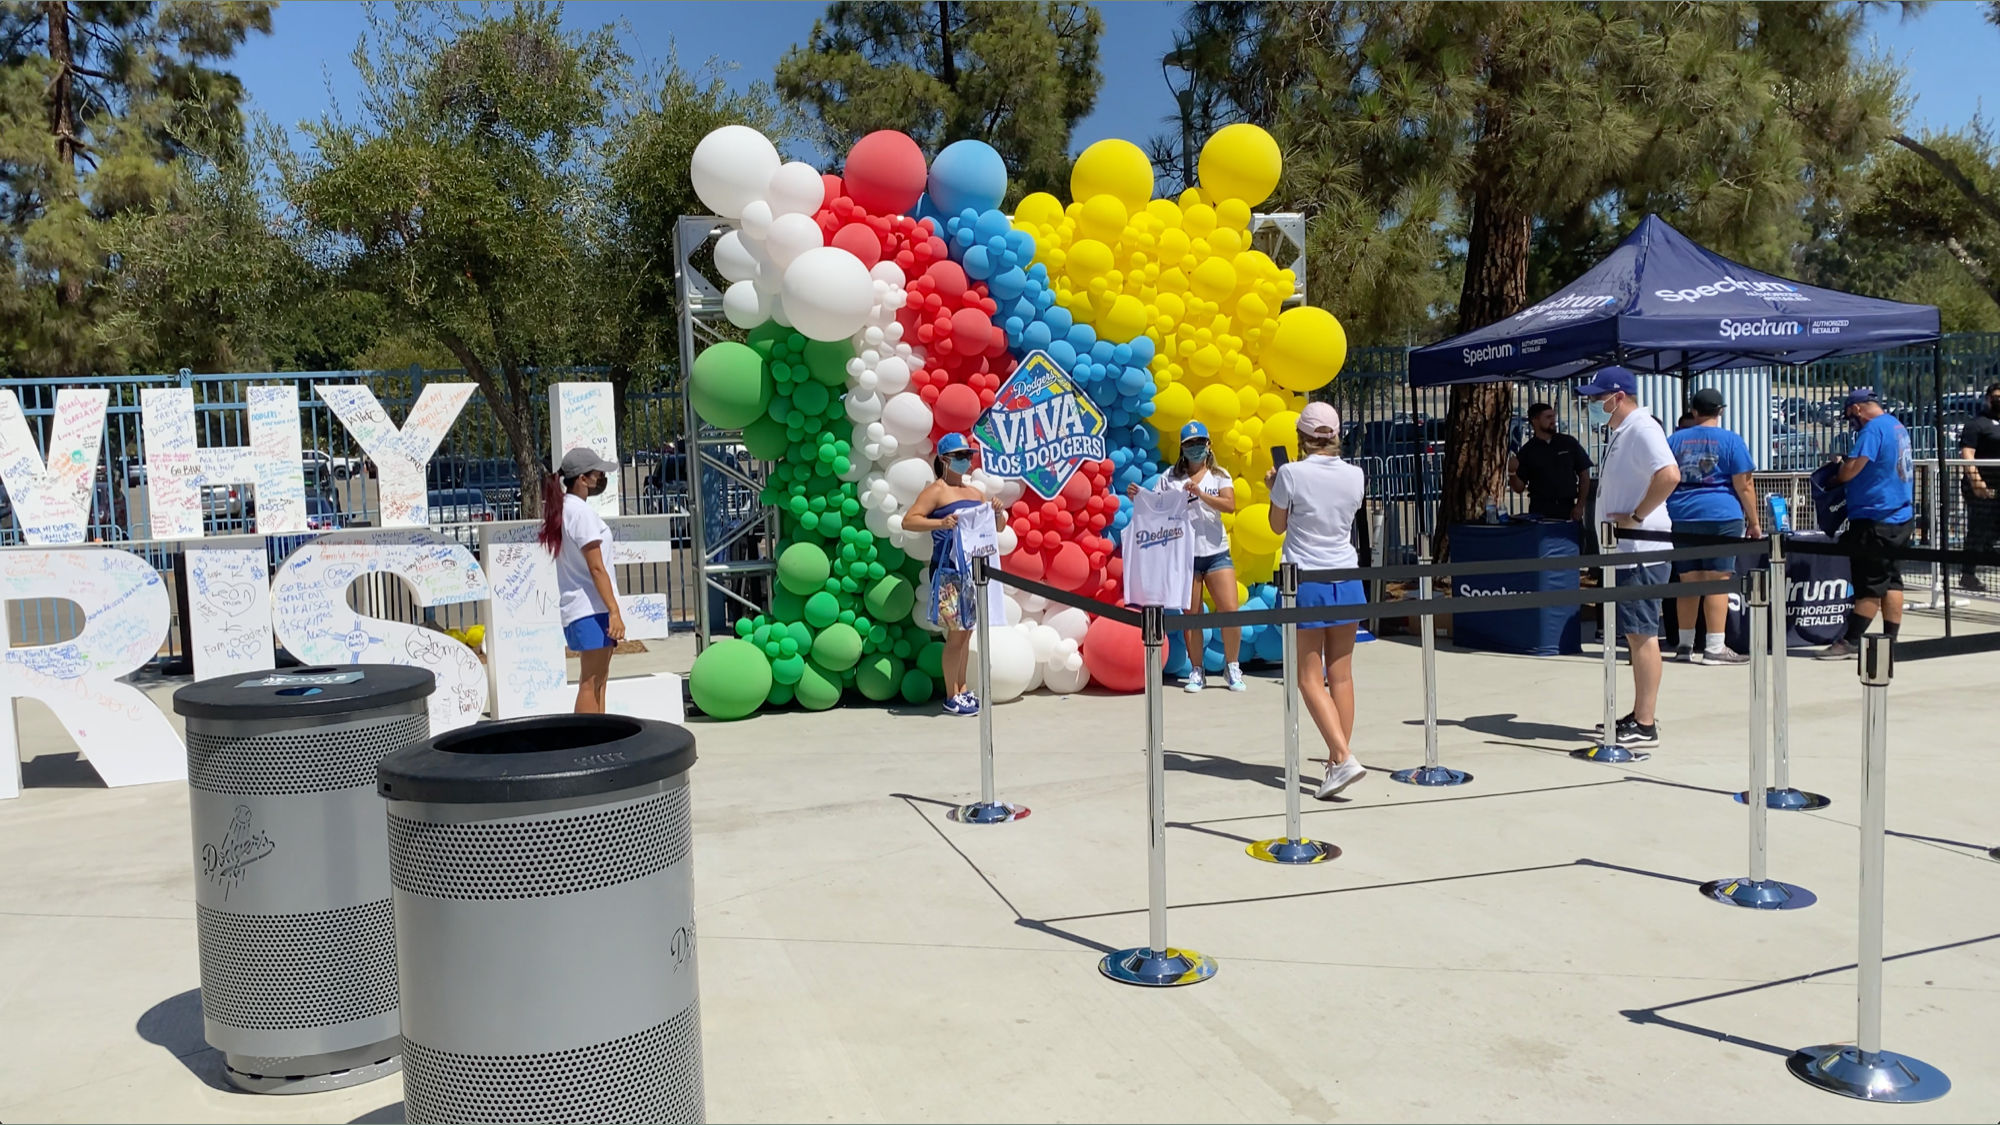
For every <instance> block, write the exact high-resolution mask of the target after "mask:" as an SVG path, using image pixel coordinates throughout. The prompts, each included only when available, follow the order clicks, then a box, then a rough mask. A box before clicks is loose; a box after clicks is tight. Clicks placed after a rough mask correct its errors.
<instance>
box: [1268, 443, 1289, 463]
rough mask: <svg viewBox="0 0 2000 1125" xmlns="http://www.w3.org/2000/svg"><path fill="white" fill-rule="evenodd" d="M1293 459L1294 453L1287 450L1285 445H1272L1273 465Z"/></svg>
mask: <svg viewBox="0 0 2000 1125" xmlns="http://www.w3.org/2000/svg"><path fill="white" fill-rule="evenodd" d="M1291 459H1292V455H1291V454H1289V453H1286V452H1285V447H1284V446H1282V445H1274V446H1272V447H1271V464H1272V466H1273V467H1275V466H1278V465H1282V464H1284V463H1285V462H1287V461H1290V460H1291Z"/></svg>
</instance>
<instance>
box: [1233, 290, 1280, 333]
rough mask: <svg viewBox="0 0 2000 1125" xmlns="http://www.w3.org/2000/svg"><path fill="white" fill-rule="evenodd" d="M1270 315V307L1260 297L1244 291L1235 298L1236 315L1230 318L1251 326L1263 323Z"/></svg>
mask: <svg viewBox="0 0 2000 1125" xmlns="http://www.w3.org/2000/svg"><path fill="white" fill-rule="evenodd" d="M1270 315H1271V307H1270V306H1269V305H1266V304H1265V303H1264V299H1263V298H1262V297H1259V296H1258V295H1257V294H1255V293H1245V294H1243V296H1241V297H1239V298H1237V301H1236V315H1235V316H1234V317H1232V318H1231V319H1232V320H1234V321H1235V322H1236V323H1237V324H1241V325H1243V326H1245V327H1251V326H1254V325H1258V324H1262V323H1264V319H1265V318H1266V317H1268V316H1270Z"/></svg>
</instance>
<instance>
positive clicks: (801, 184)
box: [764, 160, 826, 215]
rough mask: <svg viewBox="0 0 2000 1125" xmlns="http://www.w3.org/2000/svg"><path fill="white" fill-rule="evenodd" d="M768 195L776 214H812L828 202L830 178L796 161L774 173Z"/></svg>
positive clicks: (810, 166)
mask: <svg viewBox="0 0 2000 1125" xmlns="http://www.w3.org/2000/svg"><path fill="white" fill-rule="evenodd" d="M764 198H766V199H768V200H770V201H771V212H772V214H776V215H810V214H812V213H813V212H814V211H817V210H819V205H820V204H822V203H824V202H826V181H825V180H823V179H821V178H820V175H819V169H817V168H815V167H813V166H812V165H810V164H807V163H806V162H805V161H803V160H794V161H792V162H791V163H790V164H787V165H785V166H784V167H782V168H779V169H778V170H777V171H775V172H773V173H771V183H770V186H769V187H768V188H766V189H765V191H764Z"/></svg>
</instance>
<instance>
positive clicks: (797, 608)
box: [771, 582, 806, 621]
mask: <svg viewBox="0 0 2000 1125" xmlns="http://www.w3.org/2000/svg"><path fill="white" fill-rule="evenodd" d="M805 612H806V600H805V598H804V597H802V596H800V595H798V594H794V593H792V592H791V591H790V590H787V589H785V584H784V583H783V582H780V583H778V585H777V586H776V587H775V588H774V589H772V591H771V619H772V620H773V621H797V620H798V619H800V618H801V617H804V616H805Z"/></svg>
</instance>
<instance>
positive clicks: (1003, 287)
mask: <svg viewBox="0 0 2000 1125" xmlns="http://www.w3.org/2000/svg"><path fill="white" fill-rule="evenodd" d="M967 256H968V257H970V256H971V255H970V253H969V252H968V254H967ZM1027 289H1028V275H1027V274H1025V273H1022V272H1021V267H1020V266H1011V267H1009V268H1007V269H1005V270H1002V271H1001V272H999V273H996V274H994V275H993V280H991V281H989V282H987V283H986V291H987V292H988V293H990V294H992V296H993V299H994V300H996V301H1001V302H1007V301H1015V300H1019V299H1020V297H1021V294H1022V293H1025V292H1027Z"/></svg>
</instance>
